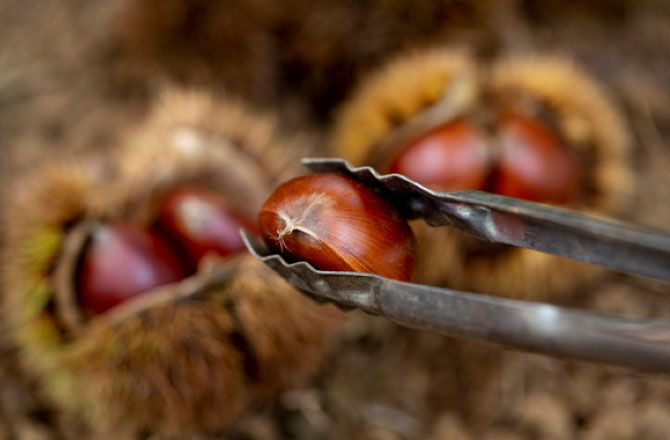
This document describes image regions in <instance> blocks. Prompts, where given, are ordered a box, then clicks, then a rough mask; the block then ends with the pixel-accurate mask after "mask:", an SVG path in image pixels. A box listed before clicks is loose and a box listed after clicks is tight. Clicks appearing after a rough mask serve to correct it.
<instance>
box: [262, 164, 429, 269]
mask: <svg viewBox="0 0 670 440" xmlns="http://www.w3.org/2000/svg"><path fill="white" fill-rule="evenodd" d="M258 224H259V228H260V231H261V235H262V236H263V239H264V240H265V241H266V243H267V244H268V246H270V247H271V248H272V249H274V250H275V251H278V252H280V253H282V254H284V255H286V256H287V257H289V258H290V259H294V260H305V261H308V262H310V263H311V264H313V265H314V267H316V268H317V269H322V270H341V271H356V272H371V273H375V274H378V275H382V276H384V277H388V278H394V279H397V280H402V281H409V280H410V279H411V278H412V275H413V273H414V267H415V261H416V239H415V238H414V235H413V233H412V230H411V229H410V227H409V225H408V224H407V222H406V221H405V219H404V218H403V217H402V215H401V214H400V212H398V210H397V209H396V208H395V207H394V206H393V205H391V204H390V203H389V202H387V201H386V200H384V199H383V198H381V197H380V196H379V195H378V194H377V193H376V192H374V191H373V190H372V189H370V188H368V187H367V186H365V185H363V184H362V183H360V182H358V181H356V180H354V179H352V178H349V177H346V176H343V175H339V174H334V173H321V174H314V175H310V176H303V177H298V178H296V179H293V180H291V181H288V182H286V183H284V184H283V185H281V186H279V188H277V190H276V191H275V192H274V193H273V194H272V195H271V196H270V198H269V199H268V200H267V201H266V202H265V204H264V205H263V207H262V208H261V211H260V213H259V216H258Z"/></svg>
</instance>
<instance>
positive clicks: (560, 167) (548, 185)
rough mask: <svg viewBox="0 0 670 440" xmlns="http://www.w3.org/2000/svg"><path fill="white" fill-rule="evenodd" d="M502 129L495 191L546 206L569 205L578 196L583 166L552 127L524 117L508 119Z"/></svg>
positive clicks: (506, 118)
mask: <svg viewBox="0 0 670 440" xmlns="http://www.w3.org/2000/svg"><path fill="white" fill-rule="evenodd" d="M499 127H500V132H499V139H500V144H501V157H500V163H499V164H498V168H497V175H496V178H495V182H494V188H493V191H494V192H496V193H497V194H501V195H504V196H509V197H516V198H520V199H525V200H530V201H536V202H546V203H569V202H571V201H573V200H574V199H575V198H576V197H577V196H578V193H579V163H578V161H577V159H576V158H575V157H574V156H573V155H572V154H571V153H570V151H569V150H568V148H567V147H566V146H565V145H564V144H563V142H561V140H560V139H559V138H558V136H557V135H556V134H555V133H554V132H553V131H552V130H551V128H550V127H548V126H547V125H545V124H544V123H542V122H541V121H539V120H538V119H536V118H530V117H524V116H520V115H508V116H506V117H504V118H503V119H502V120H501V122H500V126H499Z"/></svg>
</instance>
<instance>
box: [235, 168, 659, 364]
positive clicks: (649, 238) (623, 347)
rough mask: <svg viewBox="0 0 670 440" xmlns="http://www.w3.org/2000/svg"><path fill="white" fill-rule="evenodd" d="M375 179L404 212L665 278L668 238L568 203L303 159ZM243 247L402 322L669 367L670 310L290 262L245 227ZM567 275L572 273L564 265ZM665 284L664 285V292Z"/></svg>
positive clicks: (297, 278)
mask: <svg viewBox="0 0 670 440" xmlns="http://www.w3.org/2000/svg"><path fill="white" fill-rule="evenodd" d="M302 163H303V164H304V165H305V166H307V167H308V168H309V169H310V170H312V171H314V172H338V173H342V174H346V175H349V176H351V177H353V178H355V179H358V180H359V181H361V182H363V183H365V184H367V185H369V186H370V187H373V188H376V189H377V190H379V191H380V192H381V193H383V194H384V196H385V197H387V198H388V199H389V200H390V201H392V202H393V203H394V204H395V205H396V206H398V207H399V208H400V209H401V211H403V212H404V214H405V215H406V216H407V217H408V218H410V219H413V218H423V219H424V220H425V221H426V222H427V223H428V224H429V225H431V226H443V225H450V226H454V227H456V228H458V229H461V230H463V231H465V232H468V233H470V234H472V235H474V236H475V237H477V238H479V239H481V240H486V241H491V242H496V243H504V244H509V245H513V246H519V247H524V248H529V249H536V250H539V251H542V252H547V253H550V254H554V255H560V256H564V257H568V258H572V259H574V260H579V261H584V262H587V263H594V264H597V265H601V266H605V267H608V268H611V269H614V270H618V271H622V272H627V273H630V274H635V275H641V276H645V277H649V278H655V279H658V280H662V281H665V282H670V237H669V236H666V235H661V234H658V233H655V232H651V231H646V230H643V229H640V228H638V227H635V226H631V225H626V224H623V223H618V222H613V221H611V220H601V219H597V218H593V217H589V216H586V215H583V214H579V213H577V212H574V211H570V210H566V209H560V208H556V207H550V206H547V205H541V204H536V203H530V202H525V201H522V200H517V199H512V198H509V197H503V196H498V195H495V194H489V193H485V192H480V191H462V192H456V193H441V192H435V191H431V190H429V189H427V188H425V187H423V186H421V185H419V184H417V183H416V182H414V181H412V180H410V179H408V178H406V177H404V176H401V175H398V174H390V175H380V174H378V173H377V172H376V171H375V170H374V169H372V168H370V167H360V168H354V167H352V166H351V165H350V164H349V163H347V162H346V161H344V160H341V159H303V160H302ZM243 238H244V240H245V243H246V245H247V248H249V251H251V253H252V254H253V255H255V256H256V257H258V258H260V259H261V260H262V261H263V262H264V263H265V264H267V265H268V266H269V267H271V268H272V269H274V270H275V271H276V272H278V273H279V275H281V276H282V277H283V278H285V279H286V280H287V281H288V282H289V283H290V284H292V285H293V286H294V287H295V288H296V289H298V290H300V291H302V292H303V293H306V294H308V295H309V296H311V297H312V298H314V299H316V300H317V301H320V302H324V301H332V302H334V303H336V304H338V305H340V306H345V307H353V308H359V309H362V310H364V311H366V312H368V313H371V314H374V315H379V316H383V317H386V318H388V319H390V320H392V321H394V322H396V323H398V324H400V325H403V326H406V327H412V328H417V329H425V330H432V331H437V332H440V333H443V334H447V335H452V336H461V337H466V338H472V339H480V340H485V341H488V342H496V343H500V344H503V345H508V346H511V347H515V348H518V349H522V350H528V351H534V352H540V353H546V354H550V355H554V356H563V357H574V358H580V359H586V360H591V361H599V362H605V363H610V364H615V365H623V366H628V367H633V368H637V369H641V370H645V371H656V372H670V319H634V318H624V317H620V316H612V315H605V314H599V313H593V312H587V311H581V310H577V309H570V308H565V307H559V306H554V305H550V304H544V303H537V302H529V301H519V300H513V299H504V298H498V297H493V296H487V295H484V294H475V293H468V292H460V291H455V290H450V289H442V288H436V287H429V286H425V285H419V284H413V283H404V282H400V281H395V280H391V279H388V278H383V277H380V276H377V275H372V274H366V273H354V272H331V271H321V270H316V269H314V267H312V266H311V265H310V264H308V263H306V262H297V263H290V264H289V263H287V262H286V261H285V260H284V259H283V258H282V257H281V256H279V255H275V254H270V253H269V251H268V250H267V248H266V247H265V246H264V245H262V244H261V243H259V242H258V241H257V240H256V239H255V238H254V237H253V236H251V235H249V234H247V233H245V232H243ZM566 276H569V274H566ZM668 293H670V290H669V292H668Z"/></svg>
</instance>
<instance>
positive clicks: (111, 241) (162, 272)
mask: <svg viewBox="0 0 670 440" xmlns="http://www.w3.org/2000/svg"><path fill="white" fill-rule="evenodd" d="M185 276H186V273H185V270H184V268H183V267H182V265H181V263H180V262H179V260H178V258H177V256H176V255H175V253H174V251H173V250H172V249H171V248H170V247H169V246H168V245H167V244H166V243H165V242H163V241H162V239H161V238H160V237H159V236H158V235H156V234H154V233H153V232H150V231H149V230H145V229H143V228H141V227H139V226H136V225H133V224H130V223H114V224H99V225H97V226H96V227H95V228H94V230H93V231H92V234H91V238H90V243H89V244H88V246H87V248H86V250H85V252H84V254H83V256H82V260H81V262H80V268H79V274H78V295H79V301H80V304H81V306H82V307H83V308H84V309H85V310H87V311H88V312H91V313H94V314H99V313H103V312H105V311H106V310H108V309H110V308H112V307H114V306H116V305H118V304H120V303H122V302H123V301H125V300H127V299H129V298H132V297H133V296H135V295H139V294H141V293H143V292H146V291H149V290H151V289H153V288H154V287H158V286H161V285H163V284H168V283H171V282H175V281H179V280H180V279H182V278H184V277H185Z"/></svg>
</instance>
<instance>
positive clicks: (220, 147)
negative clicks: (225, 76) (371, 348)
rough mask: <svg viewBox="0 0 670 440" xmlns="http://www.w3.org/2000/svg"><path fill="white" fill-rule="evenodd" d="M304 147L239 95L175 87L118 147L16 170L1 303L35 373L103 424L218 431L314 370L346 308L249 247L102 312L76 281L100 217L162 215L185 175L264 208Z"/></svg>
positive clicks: (137, 219)
mask: <svg viewBox="0 0 670 440" xmlns="http://www.w3.org/2000/svg"><path fill="white" fill-rule="evenodd" d="M167 104H169V105H167ZM300 151H301V147H300V143H295V142H292V141H291V140H287V139H284V141H282V139H281V138H280V137H278V136H277V131H276V130H275V128H274V125H273V123H272V121H271V120H269V119H267V118H264V117H261V116H257V115H254V114H252V113H250V112H248V111H247V110H245V109H244V107H242V106H241V105H240V104H238V103H233V102H231V101H224V102H223V103H221V102H219V101H217V100H215V99H212V98H211V97H210V96H208V95H207V94H203V93H201V94H199V93H178V92H171V93H168V94H167V95H166V96H165V97H164V98H163V99H162V100H160V101H159V102H158V103H157V105H156V107H155V108H154V111H153V112H152V114H151V115H150V116H149V117H148V119H147V120H146V121H145V122H144V124H143V125H142V126H141V127H140V128H139V129H138V131H137V132H135V133H132V134H130V135H129V136H128V137H127V138H126V141H125V143H124V146H123V147H122V148H120V149H118V150H116V151H115V152H114V154H113V155H111V157H109V156H105V157H100V160H99V161H98V160H96V161H93V164H92V163H91V162H85V163H75V164H73V165H70V166H67V167H66V166H58V165H52V166H50V167H47V169H40V170H36V171H35V173H34V174H33V175H32V176H28V177H27V178H26V179H25V180H22V181H21V182H17V184H16V186H15V187H14V188H13V191H12V192H11V194H12V195H13V201H12V202H11V209H8V210H7V211H6V212H5V215H6V216H7V218H6V220H7V222H6V223H7V235H6V243H7V246H6V247H5V249H3V253H4V258H3V263H4V264H3V266H2V271H1V280H2V287H3V291H4V292H6V307H5V309H3V312H6V315H5V317H6V321H7V322H8V326H9V328H10V329H11V335H12V337H13V338H14V341H15V342H16V344H17V347H18V350H19V353H20V355H21V357H22V359H23V363H24V364H25V367H26V372H27V373H28V374H32V375H34V377H37V378H38V379H39V380H40V381H41V383H42V384H43V385H44V388H45V390H46V391H48V392H49V394H50V396H51V397H52V398H53V400H54V401H55V402H56V403H57V404H59V405H61V406H62V407H63V408H65V409H68V410H71V411H73V412H75V413H76V414H79V415H81V416H83V417H84V418H85V419H86V420H88V421H89V422H90V426H91V429H92V430H93V432H94V433H95V434H92V435H97V436H103V435H104V436H114V437H119V436H123V435H129V436H137V435H138V433H157V434H159V435H163V436H166V437H178V438H183V437H185V436H189V435H198V434H202V433H208V432H220V431H221V430H223V429H225V428H226V427H227V426H229V425H230V424H231V423H232V422H234V421H235V420H236V419H237V418H238V417H239V416H240V414H241V413H242V412H244V411H245V410H248V409H249V408H250V407H252V406H253V405H254V404H257V403H259V402H263V401H267V399H269V398H271V397H272V396H273V395H274V393H276V392H277V391H278V390H280V389H283V388H285V387H287V386H290V385H292V384H295V383H298V382H300V381H302V380H305V379H306V378H307V377H308V376H309V374H310V373H312V372H314V371H315V370H316V368H317V367H318V365H319V362H320V360H321V359H322V356H323V353H324V352H325V351H326V349H327V347H328V346H329V341H330V340H332V337H333V335H334V331H335V329H336V328H337V327H338V324H339V322H340V319H341V315H340V314H339V312H338V311H337V310H336V309H334V308H332V307H326V308H324V307H321V306H318V305H316V304H314V303H313V301H311V300H309V299H307V298H303V296H302V295H300V294H299V293H297V292H296V291H294V290H293V289H292V288H290V287H289V286H288V285H287V284H285V283H284V282H283V281H282V280H281V279H279V278H278V277H277V276H276V275H275V274H274V273H273V272H272V271H270V270H269V269H267V268H265V267H264V266H263V265H262V264H261V263H259V262H257V261H256V260H255V259H254V258H253V257H251V256H249V255H246V254H239V255H237V256H234V257H230V258H228V259H225V260H224V259H221V258H219V257H216V256H215V257H212V258H210V257H205V258H204V259H203V260H202V261H201V262H200V265H199V266H198V270H197V272H196V273H195V274H193V275H192V276H189V277H187V278H185V279H183V280H181V281H179V282H176V283H170V284H166V285H163V286H161V287H158V288H154V289H151V290H150V291H148V292H145V293H143V294H141V295H138V296H135V297H133V298H130V299H127V300H126V301H124V302H122V303H121V304H119V305H117V306H115V307H113V308H111V309H109V310H107V311H106V312H104V313H101V314H98V315H95V316H93V317H91V316H87V315H86V314H84V313H82V309H81V307H80V304H79V303H78V301H77V295H76V290H77V285H76V280H77V273H78V271H77V267H78V262H79V261H81V258H82V255H84V253H85V250H86V244H87V243H88V239H89V237H90V234H91V231H92V225H95V224H96V223H98V222H102V223H106V224H114V223H115V222H117V221H123V222H133V223H134V224H139V225H144V226H145V227H149V226H151V225H153V224H154V223H155V221H156V218H157V215H158V212H159V209H160V206H161V203H162V202H163V200H164V196H165V195H167V194H169V193H170V192H172V191H173V190H174V189H175V188H180V187H184V186H187V187H192V186H200V187H203V188H207V189H208V190H210V191H215V192H216V193H217V194H221V195H222V196H224V197H225V198H226V201H227V203H230V204H231V206H233V207H235V208H236V209H237V210H238V211H240V212H243V213H246V212H253V211H255V210H256V209H258V207H259V206H260V203H261V202H262V201H263V200H264V198H265V197H267V195H268V194H269V192H270V190H271V188H272V187H273V186H274V184H273V182H275V181H278V180H284V179H285V178H286V177H287V176H288V175H290V174H291V173H292V170H291V167H290V166H287V165H286V164H287V162H282V160H280V159H281V158H284V160H285V161H290V162H288V163H296V162H294V161H292V160H291V155H292V154H296V155H301V153H300ZM101 194H104V195H105V197H101V196H100V195H101ZM122 275H123V274H120V276H122ZM270 311H271V312H270ZM287 322H291V323H292V325H290V326H287V325H286V323H287Z"/></svg>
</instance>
